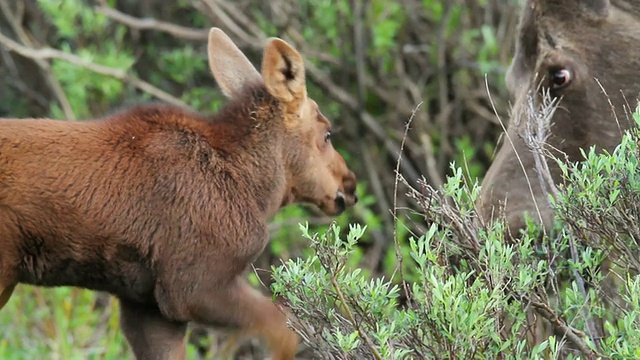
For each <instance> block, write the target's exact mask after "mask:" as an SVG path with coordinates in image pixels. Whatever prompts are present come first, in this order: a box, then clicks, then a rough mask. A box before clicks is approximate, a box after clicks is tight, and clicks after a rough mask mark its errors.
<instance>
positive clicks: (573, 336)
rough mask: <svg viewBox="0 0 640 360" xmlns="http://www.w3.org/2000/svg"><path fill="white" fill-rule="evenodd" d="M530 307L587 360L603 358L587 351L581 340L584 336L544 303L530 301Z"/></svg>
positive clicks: (589, 350)
mask: <svg viewBox="0 0 640 360" xmlns="http://www.w3.org/2000/svg"><path fill="white" fill-rule="evenodd" d="M531 306H533V308H534V309H535V310H536V312H537V313H538V314H540V315H541V316H542V317H544V318H545V319H547V321H549V323H551V325H553V327H555V328H556V329H557V330H558V332H560V333H561V334H563V335H564V336H566V337H567V339H569V341H571V342H572V343H573V344H574V345H575V346H576V347H577V348H578V350H580V352H581V353H582V354H583V355H584V356H586V357H587V359H595V358H597V357H603V356H602V355H600V354H598V353H596V352H595V351H593V350H591V349H589V346H587V344H586V343H585V342H584V341H583V340H582V338H584V337H585V334H584V333H583V332H582V331H580V330H578V329H575V328H573V327H571V326H569V325H568V324H567V323H566V322H565V321H564V320H562V318H560V317H558V316H557V315H556V314H555V313H554V312H553V310H552V309H551V308H550V307H549V306H548V305H547V304H545V303H541V302H537V301H532V302H531Z"/></svg>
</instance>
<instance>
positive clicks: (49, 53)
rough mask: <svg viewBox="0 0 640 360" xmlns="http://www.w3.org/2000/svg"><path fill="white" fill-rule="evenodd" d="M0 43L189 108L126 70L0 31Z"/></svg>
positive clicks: (33, 56) (10, 48) (18, 51)
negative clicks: (32, 44) (24, 42)
mask: <svg viewBox="0 0 640 360" xmlns="http://www.w3.org/2000/svg"><path fill="white" fill-rule="evenodd" d="M0 45H3V46H5V47H6V48H8V49H9V50H11V51H13V52H15V53H17V54H20V55H21V56H24V57H26V58H29V59H34V60H45V59H58V60H63V61H66V62H69V63H71V64H74V65H77V66H80V67H83V68H85V69H88V70H90V71H93V72H95V73H97V74H101V75H105V76H110V77H113V78H116V79H118V80H121V81H124V82H127V83H129V84H131V85H133V86H135V87H136V88H138V89H140V90H142V91H144V92H146V93H148V94H150V95H153V96H155V97H156V98H158V99H160V100H162V101H165V102H167V103H169V104H172V105H175V106H178V107H182V108H189V105H187V104H186V103H185V102H183V101H182V100H180V99H178V98H176V97H174V96H173V95H171V94H169V93H167V92H165V91H163V90H160V89H158V88H157V87H155V86H153V85H151V84H149V83H148V82H146V81H144V80H140V79H138V78H137V77H134V76H132V75H129V74H128V73H127V72H126V71H124V70H121V69H116V68H111V67H108V66H104V65H100V64H96V63H93V62H91V61H88V60H85V59H83V58H81V57H79V56H76V55H73V54H69V53H66V52H63V51H60V50H57V49H52V48H42V49H33V48H29V47H26V46H24V45H20V44H18V43H17V42H15V41H13V40H11V39H9V38H8V37H6V36H5V35H4V34H2V33H1V32H0Z"/></svg>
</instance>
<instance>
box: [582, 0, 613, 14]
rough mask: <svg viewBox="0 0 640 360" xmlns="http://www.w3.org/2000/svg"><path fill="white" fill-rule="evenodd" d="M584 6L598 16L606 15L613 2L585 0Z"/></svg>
mask: <svg viewBox="0 0 640 360" xmlns="http://www.w3.org/2000/svg"><path fill="white" fill-rule="evenodd" d="M583 6H584V7H585V8H586V9H587V10H590V11H592V12H594V13H595V14H596V15H597V16H602V17H605V16H607V15H609V8H610V7H611V2H610V1H609V0H584V1H583Z"/></svg>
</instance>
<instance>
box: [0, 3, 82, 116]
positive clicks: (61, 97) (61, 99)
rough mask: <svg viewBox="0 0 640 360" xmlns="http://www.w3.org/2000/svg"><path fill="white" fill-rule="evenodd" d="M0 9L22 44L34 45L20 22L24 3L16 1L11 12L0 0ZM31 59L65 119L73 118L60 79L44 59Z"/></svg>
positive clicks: (6, 4)
mask: <svg viewBox="0 0 640 360" xmlns="http://www.w3.org/2000/svg"><path fill="white" fill-rule="evenodd" d="M0 10H2V13H3V15H4V17H5V18H6V19H7V20H8V21H9V23H10V25H11V28H12V29H13V31H14V32H15V34H16V35H17V36H18V38H19V39H20V41H21V42H22V43H23V44H24V46H25V47H34V46H35V44H34V43H33V41H32V40H31V39H32V38H31V37H30V36H28V35H27V33H26V32H25V30H24V28H23V27H22V25H21V24H20V23H21V22H22V16H23V13H24V3H22V2H18V10H17V13H13V12H12V11H11V9H10V8H9V3H8V2H6V1H0ZM0 36H2V34H0ZM32 60H33V61H34V62H35V63H36V65H38V66H39V67H40V69H42V71H43V73H44V77H45V79H46V80H47V82H48V83H49V87H50V88H51V91H52V92H53V94H54V96H55V97H56V98H57V99H58V103H60V108H61V109H62V112H63V113H64V116H65V118H67V120H75V118H76V115H75V113H74V112H73V109H72V108H71V103H70V102H69V99H68V98H67V95H66V94H65V92H64V89H63V88H62V85H61V84H60V81H58V78H57V77H55V76H54V74H53V72H52V70H51V65H50V64H49V63H48V62H47V61H45V60H44V59H38V58H32Z"/></svg>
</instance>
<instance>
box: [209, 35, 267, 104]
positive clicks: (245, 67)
mask: <svg viewBox="0 0 640 360" xmlns="http://www.w3.org/2000/svg"><path fill="white" fill-rule="evenodd" d="M208 53H209V68H210V69H211V73H213V77H214V78H215V79H216V82H217V83H218V85H219V86H220V88H221V89H222V92H223V93H224V94H225V95H226V96H228V97H232V96H234V95H235V94H237V93H238V92H239V91H240V89H242V87H243V86H245V85H247V84H250V83H258V82H261V81H262V77H261V76H260V73H259V72H258V70H256V68H255V66H253V64H251V62H250V61H249V59H247V57H246V56H245V55H244V54H243V53H242V51H240V49H238V47H237V46H236V44H234V43H233V41H232V40H231V39H230V38H229V36H227V34H225V33H224V32H223V31H222V30H220V29H218V28H211V30H210V31H209V49H208Z"/></svg>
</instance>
